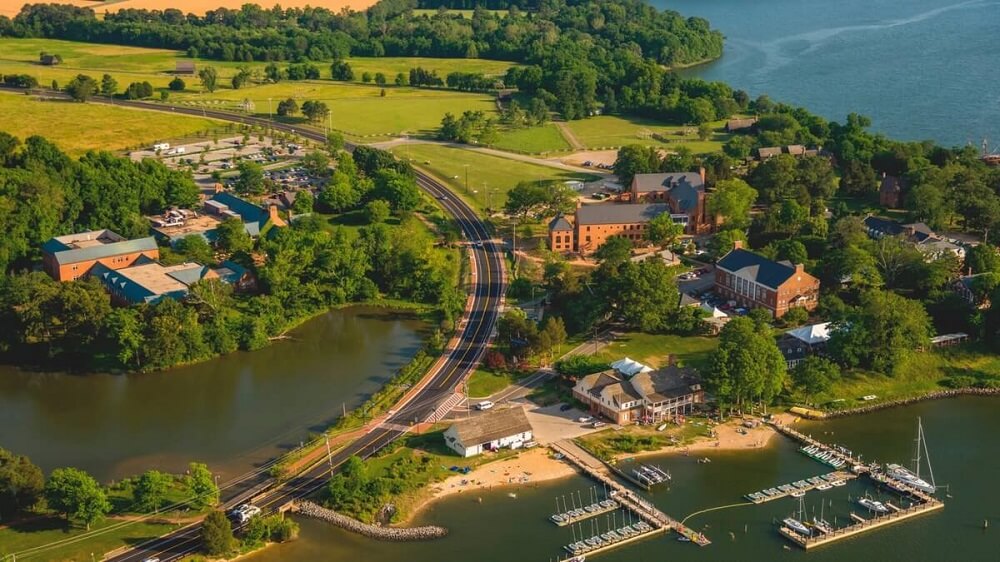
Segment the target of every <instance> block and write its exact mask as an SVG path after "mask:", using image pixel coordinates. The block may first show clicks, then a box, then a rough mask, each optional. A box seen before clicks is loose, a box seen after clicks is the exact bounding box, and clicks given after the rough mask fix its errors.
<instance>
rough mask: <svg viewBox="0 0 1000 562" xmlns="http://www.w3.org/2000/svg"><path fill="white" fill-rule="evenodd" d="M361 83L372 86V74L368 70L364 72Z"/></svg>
mask: <svg viewBox="0 0 1000 562" xmlns="http://www.w3.org/2000/svg"><path fill="white" fill-rule="evenodd" d="M361 81H362V82H364V83H365V84H370V83H371V81H372V73H371V72H368V71H367V70H366V71H365V72H362V73H361Z"/></svg>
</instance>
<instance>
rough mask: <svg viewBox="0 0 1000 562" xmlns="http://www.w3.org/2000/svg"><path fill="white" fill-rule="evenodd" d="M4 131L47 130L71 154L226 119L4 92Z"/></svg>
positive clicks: (169, 135)
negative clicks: (50, 99) (13, 117)
mask: <svg viewBox="0 0 1000 562" xmlns="http://www.w3.org/2000/svg"><path fill="white" fill-rule="evenodd" d="M0 115H7V116H13V115H16V116H17V118H16V119H10V118H8V119H4V121H3V124H2V125H0V130H3V131H5V132H7V133H10V134H12V135H14V136H16V137H19V138H20V139H22V140H23V139H25V138H27V137H30V136H31V135H42V136H44V137H46V138H47V139H49V140H51V141H52V142H54V143H56V144H57V145H58V146H59V147H60V148H62V149H63V150H65V151H66V152H68V153H69V154H71V155H80V154H83V153H84V152H86V151H88V150H123V149H127V148H134V147H138V146H144V145H148V144H151V143H152V142H154V141H157V140H162V139H176V138H180V137H190V136H192V135H194V134H195V133H198V132H201V131H207V130H210V129H220V128H221V127H224V126H225V124H224V123H221V122H219V121H214V120H212V119H202V118H200V117H182V116H178V115H170V114H167V113H159V112H153V111H142V110H139V109H126V108H123V107H112V106H107V105H98V104H90V103H87V104H85V103H76V102H70V101H39V100H36V99H34V98H32V97H29V96H26V95H24V94H15V93H7V92H3V93H0Z"/></svg>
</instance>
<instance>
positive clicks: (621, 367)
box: [611, 357, 653, 377]
mask: <svg viewBox="0 0 1000 562" xmlns="http://www.w3.org/2000/svg"><path fill="white" fill-rule="evenodd" d="M611 368H612V369H614V370H616V371H618V372H619V373H621V374H623V375H625V376H626V377H633V376H635V375H638V374H639V373H648V372H650V371H652V370H653V369H652V368H650V367H647V366H645V365H643V364H642V363H640V362H638V361H635V360H633V359H629V358H628V357H626V358H625V359H619V360H618V361H615V362H614V363H612V364H611Z"/></svg>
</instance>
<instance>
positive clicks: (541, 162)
mask: <svg viewBox="0 0 1000 562" xmlns="http://www.w3.org/2000/svg"><path fill="white" fill-rule="evenodd" d="M404 144H436V145H440V146H447V147H449V148H460V149H462V150H471V151H472V152H479V153H481V154H488V155H490V156H496V157H497V158H506V159H508V160H517V161H519V162H526V163H528V164H536V165H538V166H545V167H547V168H556V169H559V170H563V171H566V172H574V173H578V174H581V173H582V174H590V175H593V176H607V175H608V174H609V173H610V172H607V171H605V170H594V169H590V168H584V167H582V166H574V165H572V164H566V163H563V162H560V161H558V160H546V159H545V158H536V157H534V156H528V155H526V154H517V153H515V152H507V151H504V150H497V149H495V148H486V147H482V146H469V145H467V144H459V143H454V142H444V141H435V140H427V139H407V138H395V139H392V140H388V141H384V142H376V143H372V144H371V145H369V146H371V147H373V148H380V149H382V150H388V149H390V148H394V147H397V146H401V145H404Z"/></svg>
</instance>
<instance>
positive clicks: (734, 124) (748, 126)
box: [726, 117, 757, 133]
mask: <svg viewBox="0 0 1000 562" xmlns="http://www.w3.org/2000/svg"><path fill="white" fill-rule="evenodd" d="M756 125H757V118H756V117H748V118H744V119H730V120H729V121H726V132H727V133H735V132H737V131H743V132H750V131H752V130H753V129H754V127H755V126H756Z"/></svg>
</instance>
